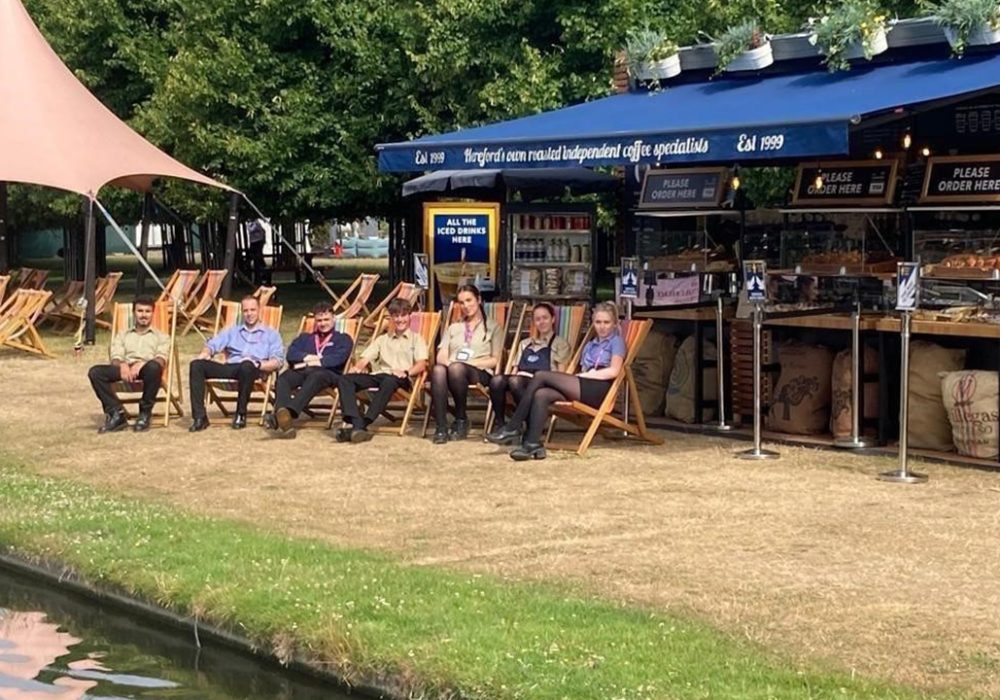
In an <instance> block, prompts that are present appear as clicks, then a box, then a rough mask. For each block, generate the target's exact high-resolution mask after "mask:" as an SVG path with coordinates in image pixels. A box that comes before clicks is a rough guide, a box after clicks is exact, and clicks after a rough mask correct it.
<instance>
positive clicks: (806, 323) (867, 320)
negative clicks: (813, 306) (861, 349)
mask: <svg viewBox="0 0 1000 700" xmlns="http://www.w3.org/2000/svg"><path fill="white" fill-rule="evenodd" d="M880 318H881V317H879V316H872V315H865V314H862V315H861V330H862V331H873V330H875V329H876V324H877V323H878V321H879V319H880ZM764 325H765V326H781V327H783V328H815V329H819V330H831V331H849V330H851V328H852V327H853V325H852V321H851V314H844V313H839V314H813V315H811V316H791V317H788V318H773V319H768V320H766V321H764Z"/></svg>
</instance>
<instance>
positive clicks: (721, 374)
mask: <svg viewBox="0 0 1000 700" xmlns="http://www.w3.org/2000/svg"><path fill="white" fill-rule="evenodd" d="M723 310H724V309H723V305H722V295H721V294H720V295H719V300H718V303H717V304H716V306H715V377H716V380H715V383H716V386H717V387H718V388H717V389H716V396H718V397H719V401H718V404H717V406H718V411H719V423H718V425H713V426H710V427H711V428H712V430H718V431H719V432H726V431H729V430H732V429H733V426H731V425H729V424H728V423H726V365H725V360H724V358H725V355H726V353H725V352H724V348H725V342H724V340H725V335H724V334H725V328H724V327H723V323H722V313H723Z"/></svg>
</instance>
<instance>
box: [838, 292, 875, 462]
mask: <svg viewBox="0 0 1000 700" xmlns="http://www.w3.org/2000/svg"><path fill="white" fill-rule="evenodd" d="M863 371H864V348H863V347H862V346H861V302H860V301H855V302H854V313H852V314H851V435H850V436H849V437H846V438H838V439H837V440H835V441H834V443H833V444H834V445H835V446H836V447H841V448H843V449H847V450H860V449H863V448H866V447H871V446H872V444H873V443H872V441H871V440H869V439H867V438H865V437H864V436H862V434H861V400H862V397H863V396H864V382H862V380H861V374H862V372H863Z"/></svg>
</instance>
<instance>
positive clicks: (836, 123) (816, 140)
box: [377, 54, 1000, 172]
mask: <svg viewBox="0 0 1000 700" xmlns="http://www.w3.org/2000/svg"><path fill="white" fill-rule="evenodd" d="M998 86H1000V55H997V54H991V55H982V56H966V57H965V58H963V59H961V60H958V59H946V60H938V61H916V62H909V63H896V64H885V65H876V66H855V67H854V68H853V69H852V70H850V71H846V72H839V73H828V72H826V71H823V72H811V73H805V74H802V73H798V74H787V75H770V76H765V77H761V78H757V79H735V78H725V79H717V80H712V81H709V82H703V83H692V84H686V85H677V86H674V87H668V88H666V89H664V90H662V91H660V92H654V93H627V94H621V95H613V96H611V97H605V98H603V99H599V100H594V101H593V102H585V103H583V104H579V105H575V106H572V107H565V108H563V109H558V110H554V111H551V112H543V113H542V114H536V115H533V116H530V117H522V118H520V119H513V120H511V121H506V122H499V123H496V124H490V125H487V126H481V127H476V128H471V129H462V130H459V131H455V132H452V133H449V134H440V135H437V136H425V137H423V138H419V139H416V140H414V141H409V142H405V143H390V144H381V145H379V146H378V147H377V150H378V156H379V169H380V170H383V171H390V172H409V171H420V170H424V171H429V170H475V169H480V168H551V167H566V166H585V167H594V166H599V165H628V164H632V163H695V162H717V163H723V162H733V161H739V162H741V163H742V162H749V161H753V160H777V159H783V158H797V159H802V158H811V157H812V158H815V157H830V156H837V155H846V154H847V153H848V152H849V150H848V136H849V131H850V127H851V125H852V124H858V123H859V122H860V121H861V120H863V119H864V118H866V117H868V116H872V115H877V114H881V113H886V112H889V111H891V110H894V109H897V108H900V107H908V106H913V105H920V104H924V103H929V102H934V101H937V100H942V99H947V98H953V97H958V96H961V95H966V94H971V93H976V92H981V91H984V90H989V89H991V88H996V87H998Z"/></svg>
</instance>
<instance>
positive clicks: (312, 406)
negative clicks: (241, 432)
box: [268, 314, 361, 428]
mask: <svg viewBox="0 0 1000 700" xmlns="http://www.w3.org/2000/svg"><path fill="white" fill-rule="evenodd" d="M313 328H314V319H313V315H312V314H306V315H305V316H303V317H302V320H301V321H299V330H298V332H297V333H296V335H300V334H302V333H312V332H313ZM333 330H335V331H337V332H338V333H346V334H347V335H349V336H350V338H351V342H352V343H354V349H355V350H357V341H358V333H359V332H360V331H361V319H359V318H338V319H335V320H334V322H333ZM352 357H353V352H352ZM350 364H351V359H348V360H347V365H348V366H349V365H350ZM268 397H269V399H270V401H269V403H270V405H271V406H273V405H274V399H275V394H274V392H273V391H272V393H270V394H269V395H268ZM323 399H330V402H329V403H327V402H326V401H323ZM339 403H340V393H339V392H338V391H337V387H336V386H331V387H327V388H326V389H324V390H323V391H320V392H319V393H318V394H316V396H314V397H313V400H312V401H311V402H310V403H309V405H308V406H306V407H305V409H304V410H303V411H302V413H304V414H308V415H309V416H311V417H313V418H321V417H323V416H326V418H327V420H326V423H325V424H323V426H322V427H324V428H329V427H330V426H331V425H333V419H334V417H335V416H336V415H337V406H338V405H339Z"/></svg>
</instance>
